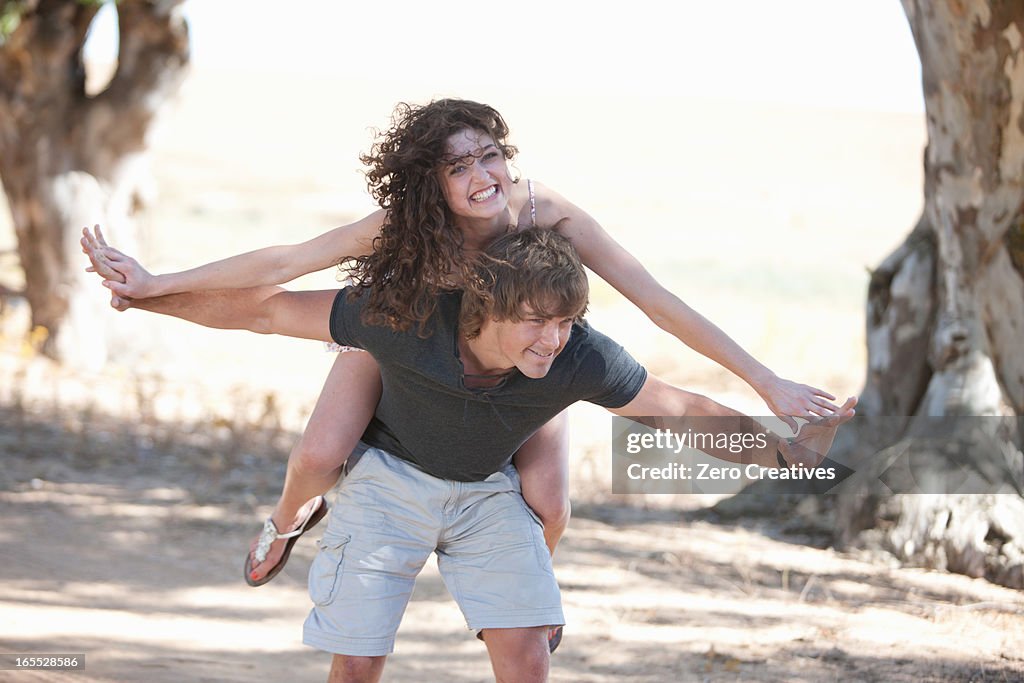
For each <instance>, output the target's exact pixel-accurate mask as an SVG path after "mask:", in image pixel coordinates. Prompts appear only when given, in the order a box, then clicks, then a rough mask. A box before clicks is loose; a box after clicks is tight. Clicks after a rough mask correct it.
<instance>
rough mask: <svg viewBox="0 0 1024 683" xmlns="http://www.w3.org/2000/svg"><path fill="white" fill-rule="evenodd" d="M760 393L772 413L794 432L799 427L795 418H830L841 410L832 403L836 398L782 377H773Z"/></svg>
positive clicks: (825, 392)
mask: <svg viewBox="0 0 1024 683" xmlns="http://www.w3.org/2000/svg"><path fill="white" fill-rule="evenodd" d="M758 393H759V394H760V395H761V398H763V399H764V401H765V403H767V404H768V407H769V408H770V409H771V411H772V412H773V413H775V415H776V416H778V418H779V419H780V420H782V421H783V422H785V423H786V424H787V425H788V426H789V428H790V429H792V430H793V431H794V432H795V431H797V429H798V427H797V423H796V420H795V419H793V418H797V417H801V418H814V417H828V416H831V415H833V414H835V413H836V412H837V411H839V410H840V408H839V407H838V406H837V405H835V404H834V403H832V401H834V400H836V397H835V396H833V395H832V394H830V393H828V392H827V391H822V390H821V389H817V388H815V387H812V386H808V385H806V384H797V383H796V382H791V381H789V380H788V379H782V378H781V377H773V378H772V379H771V380H769V382H768V383H767V385H765V386H764V387H763V388H760V389H759V390H758Z"/></svg>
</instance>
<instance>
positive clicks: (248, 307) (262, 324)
mask: <svg viewBox="0 0 1024 683" xmlns="http://www.w3.org/2000/svg"><path fill="white" fill-rule="evenodd" d="M337 293H338V292H337V290H322V291H316V292H289V291H288V290H285V289H282V288H280V287H250V288H248V289H218V290H213V291H209V292H188V293H184V294H169V295H167V296H158V297H153V298H150V299H130V300H125V299H120V301H121V302H127V303H128V305H129V307H130V308H138V309H141V310H144V311H151V312H153V313H161V314H163V315H170V316H173V317H175V318H181V319H182V320H187V321H189V322H193V323H196V324H199V325H203V326H205V327H215V328H218V329H222V330H249V331H250V332H257V333H259V334H279V335H283V336H286V337H298V338H300V339H318V340H321V341H331V331H330V317H331V307H332V306H333V304H334V297H335V296H336V295H337ZM112 305H113V302H112Z"/></svg>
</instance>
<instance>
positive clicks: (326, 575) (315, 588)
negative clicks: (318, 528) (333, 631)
mask: <svg viewBox="0 0 1024 683" xmlns="http://www.w3.org/2000/svg"><path fill="white" fill-rule="evenodd" d="M350 540H351V537H349V536H344V535H342V536H339V537H337V538H332V539H331V540H330V541H328V540H327V539H324V540H322V541H320V552H318V553H317V554H316V557H315V558H313V563H312V564H311V565H310V566H309V597H310V599H312V600H313V602H314V603H315V604H317V605H319V606H320V607H324V606H326V605H329V604H331V603H332V602H333V601H334V598H335V596H336V595H337V593H338V585H339V584H340V583H341V574H342V565H343V564H344V562H345V546H347V545H348V542H349V541H350Z"/></svg>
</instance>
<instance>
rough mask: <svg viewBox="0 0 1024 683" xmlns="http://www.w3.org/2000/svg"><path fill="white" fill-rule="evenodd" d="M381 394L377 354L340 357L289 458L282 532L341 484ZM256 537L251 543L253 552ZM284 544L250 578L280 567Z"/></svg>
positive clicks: (278, 520)
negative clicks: (308, 504)
mask: <svg viewBox="0 0 1024 683" xmlns="http://www.w3.org/2000/svg"><path fill="white" fill-rule="evenodd" d="M380 392H381V382H380V368H379V367H378V366H377V362H376V361H375V360H374V359H373V356H371V355H370V354H368V353H366V352H363V351H346V352H344V353H339V354H338V357H337V358H336V359H335V361H334V366H333V367H332V368H331V372H330V374H328V375H327V380H326V381H325V382H324V388H323V390H322V391H321V392H320V398H318V399H317V402H316V407H314V408H313V413H312V414H311V415H310V416H309V422H308V423H307V424H306V430H305V431H304V432H303V434H302V437H301V438H300V439H299V442H298V443H297V444H296V445H295V448H293V449H292V452H291V454H290V455H289V457H288V470H287V473H286V474H285V480H284V490H283V491H282V492H281V497H280V498H279V499H278V501H277V505H276V506H275V508H274V513H273V514H272V515H271V519H272V520H273V521H274V526H276V527H277V530H278V531H280V532H281V533H285V532H288V531H291V530H293V529H295V528H296V527H297V526H298V525H299V523H300V521H301V520H302V519H304V518H305V514H304V512H305V509H306V508H305V504H306V502H307V501H309V499H310V498H312V497H314V496H318V495H321V494H323V493H326V492H327V491H329V490H330V489H331V487H332V486H334V484H335V482H337V481H338V477H339V475H340V474H341V466H342V465H343V464H344V463H345V460H346V459H347V458H348V456H349V454H350V453H351V452H352V450H353V449H354V448H355V446H356V443H357V442H358V441H359V438H360V437H362V435H363V431H364V430H365V429H366V425H367V424H369V422H370V418H371V417H373V412H374V410H375V409H376V408H377V402H378V401H379V400H380ZM300 513H303V514H300ZM258 539H259V537H258V536H257V537H256V538H255V539H253V542H252V546H251V548H250V552H251V551H252V550H253V549H255V547H256V542H257V540H258ZM286 544H287V541H286V540H285V539H279V540H277V541H274V543H273V544H271V546H270V550H269V552H268V553H267V558H266V559H265V560H264V561H263V562H260V563H256V561H255V560H253V569H252V573H251V574H250V578H251V579H253V580H254V581H258V580H259V579H262V578H263V577H264V576H266V575H267V573H268V572H270V570H272V569H273V568H274V567H275V566H277V563H278V561H279V560H280V558H281V554H282V553H283V552H284V548H285V545H286Z"/></svg>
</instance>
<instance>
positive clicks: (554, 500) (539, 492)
mask: <svg viewBox="0 0 1024 683" xmlns="http://www.w3.org/2000/svg"><path fill="white" fill-rule="evenodd" d="M512 462H513V463H514V464H515V466H516V469H517V470H519V479H520V480H521V481H522V484H523V498H525V499H526V502H527V504H529V506H530V507H531V508H533V511H534V512H536V513H537V516H538V517H540V520H541V521H542V522H544V542H545V543H547V546H548V550H549V551H551V554H552V555H554V554H555V546H557V545H558V541H559V539H561V538H562V534H563V533H564V532H565V527H566V526H567V525H568V524H569V515H570V512H571V508H570V505H569V416H568V413H566V412H565V411H562V412H561V413H560V414H559V415H557V416H556V417H554V418H552V419H551V420H550V421H549V422H548V423H547V424H546V425H544V426H543V427H541V428H540V429H539V430H538V431H537V433H536V434H534V435H533V436H531V437H530V439H529V440H528V441H527V442H526V443H524V444H523V445H522V446H521V447H520V448H519V451H518V452H517V453H516V455H515V457H514V458H513V460H512Z"/></svg>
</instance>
